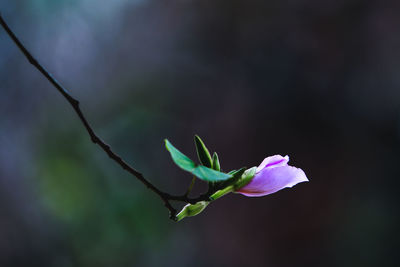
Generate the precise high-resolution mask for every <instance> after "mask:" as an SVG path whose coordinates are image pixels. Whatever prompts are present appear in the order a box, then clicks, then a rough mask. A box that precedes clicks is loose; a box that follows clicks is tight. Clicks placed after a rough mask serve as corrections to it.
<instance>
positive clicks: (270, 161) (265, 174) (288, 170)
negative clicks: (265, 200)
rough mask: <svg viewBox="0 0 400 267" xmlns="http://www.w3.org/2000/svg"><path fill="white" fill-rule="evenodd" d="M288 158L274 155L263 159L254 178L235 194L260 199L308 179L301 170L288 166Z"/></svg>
mask: <svg viewBox="0 0 400 267" xmlns="http://www.w3.org/2000/svg"><path fill="white" fill-rule="evenodd" d="M288 162H289V156H285V157H282V156H281V155H275V156H271V157H268V158H265V159H264V160H263V162H262V163H261V164H260V166H258V167H257V170H256V174H255V176H254V178H253V179H252V180H251V181H250V182H249V183H248V184H247V185H245V186H243V187H241V188H239V189H237V190H236V192H238V193H240V194H243V195H245V196H249V197H260V196H265V195H269V194H272V193H275V192H277V191H279V190H281V189H283V188H286V187H292V186H294V185H296V184H298V183H301V182H307V181H308V179H307V177H306V174H305V173H304V171H303V170H302V169H299V168H296V167H292V166H289V165H288V164H287V163H288Z"/></svg>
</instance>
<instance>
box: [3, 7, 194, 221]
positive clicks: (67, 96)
mask: <svg viewBox="0 0 400 267" xmlns="http://www.w3.org/2000/svg"><path fill="white" fill-rule="evenodd" d="M0 24H1V26H2V27H3V28H4V30H5V31H6V32H7V34H8V35H9V37H10V38H11V39H12V40H13V41H14V43H15V44H16V45H17V47H18V48H19V49H20V50H21V52H22V53H23V54H24V55H25V57H26V58H27V59H28V61H29V63H31V64H32V65H33V66H34V67H36V68H37V69H38V70H39V71H40V72H41V73H42V74H43V75H44V76H45V77H46V79H47V80H48V81H49V82H50V83H51V84H52V85H53V86H54V87H55V88H56V89H57V90H58V91H59V92H60V93H61V94H62V95H63V96H64V98H65V99H66V100H67V101H68V103H70V104H71V106H72V108H73V109H74V110H75V112H76V114H77V115H78V117H79V119H80V120H81V122H82V123H83V125H84V127H85V129H86V131H87V132H88V134H89V136H90V138H91V140H92V142H93V143H95V144H97V145H99V146H100V147H101V148H102V149H103V150H104V151H105V152H106V153H107V155H108V156H109V157H110V158H111V159H113V160H114V161H115V162H116V163H117V164H119V165H120V166H121V167H122V168H123V169H124V170H126V171H128V172H129V173H130V174H132V175H133V176H135V177H136V178H137V179H139V181H141V182H142V183H143V184H144V185H145V186H147V187H148V188H149V189H150V190H151V191H153V192H154V193H156V194H157V195H158V196H159V197H160V198H161V199H162V200H163V201H164V205H165V207H166V208H167V209H168V210H169V211H170V218H171V219H175V215H176V210H175V209H174V208H173V207H172V205H171V203H170V202H169V200H177V201H184V202H188V201H189V202H192V201H191V200H189V199H187V198H183V197H176V196H171V195H169V194H167V193H164V192H162V191H161V190H159V189H158V188H157V187H155V186H154V185H153V184H152V183H150V182H149V181H147V180H146V179H145V178H144V177H143V174H141V173H140V172H139V171H137V170H135V169H134V168H133V167H131V166H130V165H129V164H128V163H126V162H125V161H124V160H123V159H122V158H121V157H120V156H119V155H118V154H116V153H115V152H114V151H113V150H112V149H111V148H110V146H109V145H108V144H106V143H105V142H104V141H103V140H101V138H100V137H98V136H97V135H96V134H95V132H94V131H93V129H92V127H91V126H90V124H89V122H88V121H87V120H86V118H85V116H84V115H83V113H82V111H81V109H80V107H79V101H78V100H77V99H75V98H74V97H72V96H71V95H70V94H69V93H68V91H67V90H66V89H65V88H64V87H63V86H62V85H61V84H60V83H59V82H58V81H57V80H56V79H55V78H54V77H53V76H52V75H51V74H50V73H49V72H48V71H47V70H46V69H45V68H44V67H43V66H42V65H41V64H40V63H39V62H38V61H37V60H36V59H35V58H34V57H33V56H32V54H31V53H30V52H29V51H28V50H27V49H26V48H25V47H24V45H23V44H22V43H21V42H20V41H19V39H18V38H17V37H16V36H15V34H14V33H13V32H12V31H11V29H10V28H9V27H8V25H7V23H6V22H5V21H4V19H3V17H2V16H1V14H0Z"/></svg>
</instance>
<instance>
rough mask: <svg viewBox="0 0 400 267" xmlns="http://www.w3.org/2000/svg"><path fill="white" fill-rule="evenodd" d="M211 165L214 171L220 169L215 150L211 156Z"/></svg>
mask: <svg viewBox="0 0 400 267" xmlns="http://www.w3.org/2000/svg"><path fill="white" fill-rule="evenodd" d="M212 161H213V163H212V166H213V169H214V170H216V171H220V170H221V165H220V164H219V158H218V154H217V152H214V154H213V156H212Z"/></svg>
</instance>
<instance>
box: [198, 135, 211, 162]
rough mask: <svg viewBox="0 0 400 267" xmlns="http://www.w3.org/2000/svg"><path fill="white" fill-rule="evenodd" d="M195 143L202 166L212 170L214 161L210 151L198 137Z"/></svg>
mask: <svg viewBox="0 0 400 267" xmlns="http://www.w3.org/2000/svg"><path fill="white" fill-rule="evenodd" d="M194 143H195V145H196V151H197V156H198V157H199V160H200V162H201V164H203V165H204V166H206V167H208V168H212V160H211V155H210V152H209V151H208V149H207V147H206V145H205V144H204V142H203V141H202V140H201V138H200V137H199V136H198V135H195V136H194Z"/></svg>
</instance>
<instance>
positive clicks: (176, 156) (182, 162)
mask: <svg viewBox="0 0 400 267" xmlns="http://www.w3.org/2000/svg"><path fill="white" fill-rule="evenodd" d="M165 147H166V148H167V150H168V151H169V153H170V154H171V157H172V160H173V161H174V162H175V164H176V165H178V166H179V167H180V168H182V169H184V170H185V171H188V172H192V171H193V170H194V169H195V168H196V164H195V163H194V162H193V161H192V160H191V159H189V158H188V157H187V156H186V155H185V154H183V153H182V152H180V151H179V150H178V149H176V148H175V147H174V146H173V145H172V144H171V143H170V142H169V141H168V140H167V139H165Z"/></svg>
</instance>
